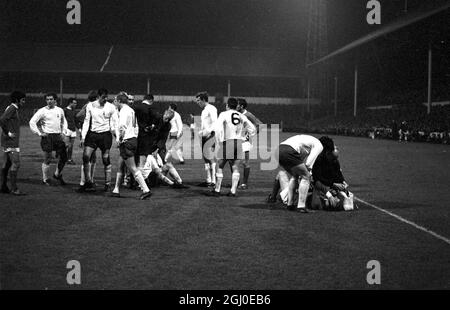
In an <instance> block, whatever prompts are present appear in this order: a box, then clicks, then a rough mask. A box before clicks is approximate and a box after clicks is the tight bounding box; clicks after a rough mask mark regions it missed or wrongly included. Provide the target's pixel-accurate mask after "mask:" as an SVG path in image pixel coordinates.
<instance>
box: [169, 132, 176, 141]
mask: <svg viewBox="0 0 450 310" xmlns="http://www.w3.org/2000/svg"><path fill="white" fill-rule="evenodd" d="M169 139H170V140H172V139H175V140H176V139H177V133H176V132H173V133H172V132H171V133H169Z"/></svg>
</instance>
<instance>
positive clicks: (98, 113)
mask: <svg viewBox="0 0 450 310" xmlns="http://www.w3.org/2000/svg"><path fill="white" fill-rule="evenodd" d="M117 122H118V113H117V109H116V107H115V106H114V105H113V104H112V103H109V102H105V105H104V106H103V107H102V106H101V105H100V103H99V102H98V100H96V101H93V102H89V103H88V105H87V106H86V116H85V118H84V123H83V129H82V133H81V137H82V139H83V140H84V139H85V138H86V134H87V132H88V131H92V132H96V133H102V132H108V131H110V132H115V129H116V126H117Z"/></svg>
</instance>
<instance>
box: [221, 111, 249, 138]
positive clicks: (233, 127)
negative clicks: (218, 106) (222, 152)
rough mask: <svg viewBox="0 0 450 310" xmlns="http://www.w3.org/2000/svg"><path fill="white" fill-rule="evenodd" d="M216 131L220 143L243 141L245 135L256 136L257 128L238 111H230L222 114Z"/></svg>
mask: <svg viewBox="0 0 450 310" xmlns="http://www.w3.org/2000/svg"><path fill="white" fill-rule="evenodd" d="M214 130H215V132H216V137H217V139H218V140H219V142H223V141H226V140H233V139H239V140H242V139H243V137H245V135H247V134H249V135H250V136H253V135H255V134H256V127H255V125H253V123H252V122H250V121H249V120H248V118H247V117H246V116H245V115H244V114H242V113H239V112H238V111H236V110H228V111H225V112H222V113H220V115H219V117H218V119H217V121H216V123H215V126H214Z"/></svg>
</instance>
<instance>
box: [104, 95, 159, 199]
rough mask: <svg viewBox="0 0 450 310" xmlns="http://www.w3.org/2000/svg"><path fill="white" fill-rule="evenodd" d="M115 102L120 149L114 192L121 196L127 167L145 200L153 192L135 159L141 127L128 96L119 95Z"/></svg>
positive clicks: (115, 195) (114, 195)
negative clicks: (120, 188)
mask: <svg viewBox="0 0 450 310" xmlns="http://www.w3.org/2000/svg"><path fill="white" fill-rule="evenodd" d="M115 100H116V102H115V104H116V105H117V106H118V108H119V124H118V126H117V127H116V137H117V138H116V139H117V144H118V145H119V149H120V159H119V170H118V172H117V177H116V186H115V187H114V190H113V192H112V196H113V197H120V193H119V187H120V184H121V183H122V178H123V171H124V169H125V167H127V168H128V169H129V170H130V171H131V173H133V176H134V179H135V180H136V181H137V182H138V184H139V186H140V188H141V190H142V194H141V196H140V197H139V199H141V200H144V199H147V198H149V197H150V196H151V195H152V192H151V191H150V189H149V188H148V186H147V184H146V183H145V180H144V177H143V176H142V172H141V171H140V170H139V169H138V168H137V167H136V162H135V160H134V157H135V154H136V151H137V136H138V133H139V127H138V124H137V121H136V115H135V114H134V110H133V109H132V108H130V107H129V106H128V97H127V96H126V95H123V94H122V95H118V96H117V97H116V99H115Z"/></svg>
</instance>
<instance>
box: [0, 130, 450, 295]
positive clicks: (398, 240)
mask: <svg viewBox="0 0 450 310" xmlns="http://www.w3.org/2000/svg"><path fill="white" fill-rule="evenodd" d="M22 133H23V136H22V141H21V149H22V153H21V154H22V166H21V169H20V172H19V186H20V189H21V190H22V191H24V192H26V193H27V194H28V195H27V196H23V197H14V196H11V195H4V194H3V195H0V227H1V229H0V285H1V288H2V289H80V288H81V289H270V290H273V289H289V290H291V289H292V290H297V289H380V288H381V289H449V288H450V259H449V258H450V244H448V243H446V242H444V241H443V240H440V239H438V238H436V237H434V236H433V235H431V234H430V233H427V232H424V231H422V230H419V229H417V228H415V227H414V226H412V225H409V224H406V223H404V222H401V221H399V220H398V219H396V218H394V217H392V216H390V215H388V214H385V213H383V212H380V211H379V210H377V209H374V208H372V207H370V206H368V205H365V204H363V203H358V205H359V207H360V209H359V211H355V212H325V211H319V212H315V213H313V214H300V213H292V212H288V211H285V210H284V209H283V208H281V206H275V207H270V205H268V204H266V203H265V198H266V197H267V195H268V194H269V192H270V190H271V186H272V182H273V178H274V176H275V174H276V171H260V170H259V162H257V161H253V162H252V172H251V175H250V184H249V189H248V190H247V191H238V197H236V198H229V197H219V198H215V197H206V196H204V195H202V193H203V192H204V191H206V189H204V188H200V187H196V186H194V185H193V184H196V183H199V182H201V181H203V178H204V170H203V162H202V161H201V160H187V161H186V164H185V165H183V166H181V165H176V167H177V169H178V171H179V173H180V175H181V176H182V178H183V180H184V181H185V182H186V184H188V185H191V187H190V188H189V189H183V190H175V189H171V188H167V187H159V188H155V189H154V190H153V192H154V195H153V196H152V197H151V198H150V199H149V200H147V201H139V200H137V199H136V197H137V196H138V195H139V192H137V191H130V190H126V189H122V195H123V196H125V198H121V199H114V198H107V197H105V196H104V195H103V192H101V190H100V189H101V188H102V185H103V183H102V179H103V167H102V164H101V163H100V164H99V165H98V166H97V170H96V179H97V183H98V184H99V187H98V188H99V190H98V192H97V193H94V194H89V193H86V194H77V193H75V192H74V190H75V189H76V188H77V186H78V182H79V171H80V167H79V166H67V167H66V168H65V170H64V174H63V175H64V177H65V180H66V181H67V182H69V185H68V186H66V187H61V186H52V187H45V186H43V185H41V151H40V146H39V138H38V137H37V136H33V135H32V134H31V132H30V131H29V129H28V128H25V127H24V128H23V129H22ZM293 134H294V133H282V136H281V138H280V141H281V140H282V139H284V138H286V137H288V136H291V135H293ZM316 136H317V135H316ZM333 138H334V139H335V142H336V144H337V145H338V147H339V148H340V151H341V158H340V160H341V165H342V168H343V171H344V175H345V177H346V179H347V181H348V183H349V184H350V186H351V187H350V188H351V190H352V191H353V192H354V193H355V196H356V197H358V198H360V199H362V200H364V201H367V202H369V203H371V204H374V205H376V206H378V207H380V208H383V209H385V210H388V211H390V212H392V213H394V214H396V215H398V216H400V217H402V218H404V219H407V220H409V221H412V222H414V223H415V224H417V225H420V226H423V227H425V228H426V229H428V230H431V231H433V232H435V233H437V234H439V235H441V236H444V237H445V238H447V239H448V238H449V237H450V225H449V223H450V208H449V207H450V206H449V201H450V192H449V190H448V188H449V187H448V186H449V184H450V174H449V171H450V169H449V168H450V148H449V147H448V146H446V145H434V144H422V143H398V142H395V141H386V140H370V139H365V138H353V137H333ZM76 143H78V140H77V141H76ZM111 153H112V162H113V178H114V176H115V171H116V170H115V169H116V168H117V166H116V165H115V163H116V162H117V157H118V150H117V149H115V148H114V147H113V149H112V152H111ZM74 160H75V161H76V162H77V163H80V161H81V149H79V148H78V147H75V152H74ZM52 167H53V168H52V169H54V166H52ZM52 171H53V170H52ZM224 172H225V177H224V184H227V183H229V182H231V176H230V173H229V170H228V169H227V168H226V169H224ZM226 190H228V189H227V188H223V190H222V191H226ZM69 260H78V261H79V262H80V263H81V285H72V286H70V285H68V284H67V282H66V275H67V272H68V271H69V270H68V269H66V264H67V262H68V261H69ZM370 260H378V261H379V262H380V264H381V284H380V285H369V284H368V283H367V281H366V276H367V273H368V272H369V271H370V270H369V269H367V266H366V265H367V262H368V261H370Z"/></svg>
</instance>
